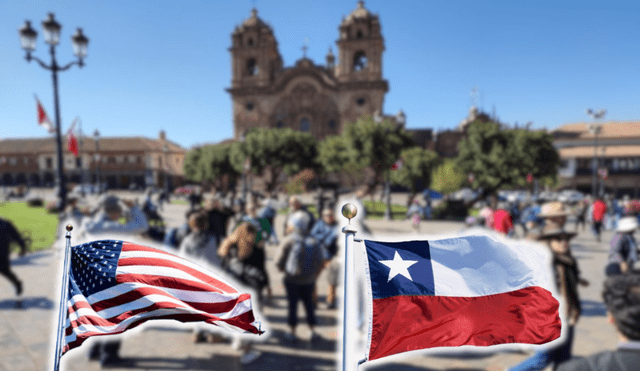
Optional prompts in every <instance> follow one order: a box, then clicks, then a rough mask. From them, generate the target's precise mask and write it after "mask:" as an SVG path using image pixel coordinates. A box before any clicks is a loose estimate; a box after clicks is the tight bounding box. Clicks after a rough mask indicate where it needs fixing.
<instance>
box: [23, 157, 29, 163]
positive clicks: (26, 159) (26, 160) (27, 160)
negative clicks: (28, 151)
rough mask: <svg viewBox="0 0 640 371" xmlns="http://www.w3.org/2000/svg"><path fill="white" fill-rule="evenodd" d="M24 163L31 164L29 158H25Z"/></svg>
mask: <svg viewBox="0 0 640 371" xmlns="http://www.w3.org/2000/svg"><path fill="white" fill-rule="evenodd" d="M23 162H24V164H25V165H28V164H29V157H25V158H24V159H23Z"/></svg>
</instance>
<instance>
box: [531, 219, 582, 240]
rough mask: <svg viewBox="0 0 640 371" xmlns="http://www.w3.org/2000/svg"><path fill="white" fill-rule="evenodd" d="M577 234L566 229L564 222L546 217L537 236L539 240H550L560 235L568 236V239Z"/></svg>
mask: <svg viewBox="0 0 640 371" xmlns="http://www.w3.org/2000/svg"><path fill="white" fill-rule="evenodd" d="M576 235H577V233H576V232H569V231H567V230H565V229H564V225H563V224H560V223H556V222H555V221H553V220H551V219H545V221H544V226H543V227H542V231H541V232H540V234H538V235H537V236H536V238H537V239H538V240H548V239H550V238H554V237H558V236H566V237H567V238H568V239H572V238H573V237H575V236H576Z"/></svg>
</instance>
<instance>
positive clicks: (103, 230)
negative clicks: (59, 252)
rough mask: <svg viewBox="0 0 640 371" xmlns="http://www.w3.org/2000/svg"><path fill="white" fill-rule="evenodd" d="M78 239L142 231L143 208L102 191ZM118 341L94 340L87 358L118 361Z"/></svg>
mask: <svg viewBox="0 0 640 371" xmlns="http://www.w3.org/2000/svg"><path fill="white" fill-rule="evenodd" d="M121 202H122V204H124V205H125V206H127V207H128V208H129V212H130V217H129V219H128V220H127V222H126V223H121V222H120V219H121V218H122V217H123V216H124V215H125V214H124V210H123V208H122V206H121V205H120V203H121ZM81 228H82V230H81V233H79V234H78V235H79V236H80V239H82V238H86V239H90V240H96V239H97V238H98V237H101V236H102V237H108V238H118V237H124V236H136V235H140V234H142V233H144V232H145V231H146V230H147V229H148V228H149V223H148V221H147V218H146V216H145V214H144V212H143V211H142V210H141V209H140V208H139V207H138V205H136V203H135V202H134V201H132V200H122V201H121V200H120V199H119V198H118V197H116V196H113V195H106V196H105V197H104V198H103V199H102V201H101V205H100V209H99V211H98V213H97V215H96V216H95V217H94V218H93V219H92V220H89V221H87V222H85V223H84V224H83V225H82V227H81ZM120 345H121V341H120V340H119V339H118V340H107V341H104V342H103V341H96V342H95V343H94V345H93V347H92V348H91V350H90V351H89V359H91V360H100V365H101V366H109V365H113V364H117V363H119V362H121V361H122V360H121V358H120V356H119V355H118V352H119V351H120Z"/></svg>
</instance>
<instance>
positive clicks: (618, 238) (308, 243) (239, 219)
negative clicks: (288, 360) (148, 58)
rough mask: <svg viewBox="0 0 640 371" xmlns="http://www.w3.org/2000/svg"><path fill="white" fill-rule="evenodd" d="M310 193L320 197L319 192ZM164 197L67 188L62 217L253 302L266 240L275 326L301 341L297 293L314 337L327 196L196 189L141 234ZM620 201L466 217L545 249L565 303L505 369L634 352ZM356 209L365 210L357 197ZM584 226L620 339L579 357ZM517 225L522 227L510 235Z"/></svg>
mask: <svg viewBox="0 0 640 371" xmlns="http://www.w3.org/2000/svg"><path fill="white" fill-rule="evenodd" d="M154 196H155V197H154ZM362 197H363V194H362V192H360V193H359V194H357V195H356V199H360V198H362ZM154 198H155V200H154ZM317 199H319V200H322V197H321V196H320V197H317ZM167 200H168V196H166V195H165V196H163V195H162V194H154V192H147V193H145V195H144V197H143V198H142V199H141V200H140V201H142V202H138V201H137V200H127V199H120V198H118V197H116V196H114V195H110V194H106V195H103V196H102V197H101V198H100V199H99V201H98V205H97V206H96V207H93V208H88V207H80V206H79V201H80V199H79V198H78V197H75V196H72V197H70V198H69V203H68V207H67V209H66V210H65V211H64V214H63V217H65V218H71V219H72V220H73V222H74V225H78V226H80V228H79V229H78V231H77V232H74V235H75V236H77V239H76V241H80V240H82V239H85V240H95V239H99V238H100V237H108V236H112V235H117V236H136V237H140V236H144V237H145V238H148V239H151V240H155V241H161V243H162V244H163V245H164V246H166V248H167V249H173V250H174V253H176V254H179V255H181V256H184V257H187V258H188V259H190V260H193V261H198V262H203V263H206V264H208V265H209V266H211V267H212V268H213V269H217V270H219V271H220V272H224V273H225V274H226V275H228V276H229V277H232V278H233V279H235V280H236V282H238V283H239V284H241V285H244V286H245V287H247V288H249V289H251V290H253V291H254V292H255V300H254V303H255V305H256V306H257V307H259V308H261V307H263V306H265V305H270V304H272V302H271V300H272V293H273V287H272V286H273V284H274V282H273V281H272V279H271V278H270V277H269V272H268V270H267V268H266V261H267V258H266V257H267V249H268V248H273V249H274V251H273V256H275V259H274V260H275V267H276V268H277V270H279V271H280V272H281V273H282V280H283V286H284V288H285V291H286V299H287V325H288V327H289V331H288V332H286V333H285V334H284V340H285V341H286V342H290V343H295V342H297V341H299V340H300V339H299V338H298V335H297V331H296V329H297V327H298V326H297V325H298V322H299V317H298V304H299V302H300V301H302V303H303V306H304V309H305V312H306V317H305V318H306V323H307V325H308V327H309V330H310V333H311V337H310V339H309V340H310V341H311V343H313V342H315V341H321V340H322V338H321V336H320V335H319V334H318V333H317V331H316V330H315V327H316V325H317V324H318V322H317V318H316V315H315V312H316V309H317V308H318V306H319V305H320V303H319V300H318V292H317V287H318V286H319V285H318V279H319V277H320V273H321V272H322V271H323V270H325V271H326V274H325V275H324V277H326V279H327V285H326V286H328V291H327V292H326V295H322V296H323V297H326V302H325V303H324V305H325V306H326V308H328V309H335V308H336V306H337V299H336V297H337V295H336V288H337V286H338V284H339V273H340V268H341V260H340V258H339V255H340V254H341V252H340V251H338V250H339V247H338V246H339V243H338V236H339V229H338V223H337V221H336V215H335V206H336V205H335V204H334V203H333V202H326V203H324V205H323V207H322V208H318V214H317V215H318V218H317V219H316V216H315V215H314V214H312V213H311V212H310V211H309V210H308V208H307V207H306V206H305V205H303V203H302V202H301V200H300V199H299V198H298V197H295V196H294V197H290V198H289V199H288V200H283V201H281V200H279V197H278V196H277V194H275V193H272V194H268V195H266V196H265V197H259V196H258V195H257V194H250V195H249V197H248V199H247V200H246V201H245V200H243V199H240V198H234V197H233V196H231V197H224V195H222V194H220V193H217V194H216V193H209V194H203V193H200V192H198V193H197V195H196V196H193V197H189V198H188V200H189V209H188V211H187V212H186V214H185V219H184V223H183V224H182V225H180V226H178V227H176V228H172V229H163V230H162V232H161V233H155V234H154V233H150V230H151V229H152V227H153V225H152V224H153V223H152V222H153V220H154V219H157V220H158V221H160V223H162V217H161V216H160V215H161V213H160V211H162V210H161V209H160V207H161V206H160V204H161V203H162V202H166V201H167ZM629 202H630V201H629V200H628V199H622V200H614V199H600V198H598V199H595V200H593V201H591V200H589V199H588V198H587V199H585V200H584V201H582V202H579V203H577V204H573V205H569V204H566V203H563V202H560V201H551V202H547V201H542V200H541V201H536V202H531V203H528V204H524V203H515V204H509V203H507V202H505V201H499V200H498V198H497V197H495V196H494V197H491V198H490V199H489V200H488V202H487V205H486V207H484V208H483V209H482V210H480V212H479V214H478V217H476V218H473V220H472V222H471V223H470V224H474V225H478V224H481V225H483V226H485V227H486V228H489V229H492V230H494V231H496V232H498V233H501V234H503V235H505V236H512V237H513V236H516V235H517V236H518V237H523V238H528V239H530V240H535V241H539V242H541V243H543V244H544V245H545V246H547V248H549V251H550V252H551V254H552V256H553V261H552V264H553V266H552V271H553V273H554V277H555V284H556V288H557V290H558V293H559V295H560V297H561V298H562V300H563V301H564V302H565V303H566V305H564V307H561V308H564V310H565V313H563V316H564V317H565V318H566V319H567V326H564V325H563V335H564V336H563V338H562V339H563V340H562V341H561V342H559V343H558V344H557V345H556V346H554V347H551V348H547V349H545V350H541V351H538V352H536V353H535V354H534V355H533V356H531V357H530V358H528V359H526V360H525V361H523V362H522V363H520V364H518V365H516V366H514V367H512V368H511V369H510V370H541V369H544V368H545V367H548V365H550V364H554V368H555V369H562V370H573V369H576V370H578V369H589V368H587V366H585V365H586V363H585V362H587V363H588V367H591V369H594V370H595V369H616V368H606V367H611V366H609V365H610V364H614V363H615V364H625V365H626V364H632V363H630V362H631V360H634V359H637V358H634V357H637V352H638V351H637V347H636V346H635V345H634V344H638V343H639V342H640V335H638V331H640V327H639V326H636V325H637V324H639V323H640V322H639V321H640V309H638V308H640V291H638V290H640V278H639V277H640V252H639V251H638V245H637V242H636V240H635V237H634V233H635V232H636V231H637V229H638V227H639V224H638V217H637V216H636V215H635V213H633V212H630V208H629ZM429 207H431V205H429ZM287 208H288V212H287V213H286V216H284V218H285V222H284V230H283V231H281V233H277V232H276V230H275V227H274V226H275V224H274V221H275V218H276V216H277V215H278V214H283V213H284V210H286V209H287ZM359 209H362V212H363V214H364V211H365V210H364V207H362V204H360V208H359ZM423 210H424V209H423ZM570 218H571V219H572V220H573V221H575V225H574V227H573V229H569V228H567V224H568V220H569V219H570ZM468 222H469V221H468ZM586 224H591V230H592V233H593V235H594V239H595V240H597V241H599V242H600V241H601V234H602V231H603V230H604V229H608V230H613V231H615V234H614V236H613V238H612V239H611V241H610V243H609V245H610V246H609V257H608V264H607V265H606V268H605V274H606V277H608V278H607V281H606V282H605V285H604V293H603V298H604V301H605V303H606V305H607V309H608V313H609V316H610V321H611V323H614V324H615V326H616V329H617V330H618V332H619V333H620V334H621V339H623V340H624V342H623V345H621V347H620V348H619V350H617V351H615V352H609V353H606V354H601V355H597V356H594V357H593V358H589V359H588V360H581V361H580V362H582V363H580V362H578V361H575V360H574V361H572V360H571V349H572V345H573V340H574V332H575V330H574V328H575V325H576V323H577V322H578V320H579V318H580V315H581V312H582V310H581V305H580V297H579V290H578V287H579V286H587V285H589V282H587V280H585V279H584V278H583V277H582V276H581V275H580V269H579V267H578V261H577V260H576V259H575V257H574V256H573V254H572V251H571V240H572V238H574V237H575V236H576V234H577V232H579V231H584V230H585V229H586ZM518 226H519V229H520V230H521V232H519V233H516V232H515V230H516V227H518ZM0 233H2V238H0V273H1V274H2V275H4V276H5V277H6V278H8V279H9V280H10V281H11V282H12V283H13V284H14V287H15V290H16V293H17V294H18V295H20V293H21V291H22V283H21V281H20V280H19V279H18V277H17V276H16V275H15V274H14V273H13V272H12V271H11V269H10V265H9V259H8V254H9V253H8V251H9V243H10V242H12V241H13V242H16V243H18V244H19V245H20V247H21V254H25V253H26V250H27V246H26V243H25V242H24V240H23V239H22V237H21V236H20V234H19V233H18V232H16V231H15V228H14V227H13V225H12V224H11V222H10V221H7V220H4V219H0ZM109 238H110V237H109ZM323 286H324V285H323ZM323 294H325V293H323ZM629 308H631V309H629ZM208 329H210V326H200V327H198V328H197V329H196V331H195V333H194V337H193V340H194V342H217V341H221V339H223V337H221V336H220V334H218V333H215V332H210V331H209V330H208ZM624 344H627V345H629V344H631V345H629V346H627V345H624ZM232 345H233V347H234V348H235V349H238V350H241V351H242V355H241V358H240V361H241V363H243V364H247V363H251V362H253V361H255V360H256V359H258V358H259V357H260V353H259V352H257V351H255V350H254V347H253V346H252V344H251V342H250V341H247V340H244V339H240V338H239V337H238V338H235V339H233V340H232ZM119 348H120V341H118V340H107V341H96V342H94V346H93V347H92V349H91V351H90V354H89V356H90V357H91V358H92V359H96V360H100V362H101V363H102V364H103V365H108V364H111V363H117V362H119V361H120V360H119V356H118V351H119ZM594 365H595V366H594ZM603 365H607V366H606V367H605V366H603ZM620 369H624V368H620ZM627 369H631V368H627Z"/></svg>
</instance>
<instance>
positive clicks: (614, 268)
mask: <svg viewBox="0 0 640 371" xmlns="http://www.w3.org/2000/svg"><path fill="white" fill-rule="evenodd" d="M636 229H638V219H637V218H636V217H634V216H627V217H624V218H622V219H620V221H619V222H618V228H617V231H616V234H615V235H614V236H613V238H612V239H611V243H610V245H611V249H610V250H609V262H608V264H607V266H606V268H605V273H606V275H607V276H612V275H617V274H623V273H628V272H629V271H631V270H634V266H635V265H636V263H637V262H638V244H637V242H636V239H635V238H634V237H633V233H634V232H635V231H636ZM638 268H640V267H637V266H635V269H636V270H637V269H638Z"/></svg>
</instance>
